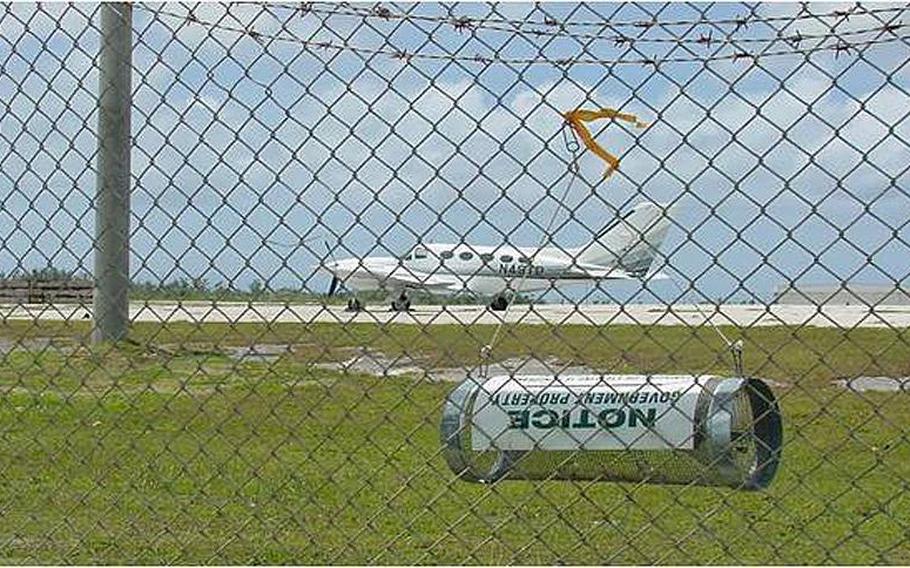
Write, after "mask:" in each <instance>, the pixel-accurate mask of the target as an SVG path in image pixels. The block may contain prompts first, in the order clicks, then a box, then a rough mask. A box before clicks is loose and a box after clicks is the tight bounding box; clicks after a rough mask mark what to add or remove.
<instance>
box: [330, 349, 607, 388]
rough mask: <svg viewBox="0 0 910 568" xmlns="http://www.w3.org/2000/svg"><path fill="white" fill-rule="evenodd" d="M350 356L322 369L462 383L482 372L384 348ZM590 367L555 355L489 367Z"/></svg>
mask: <svg viewBox="0 0 910 568" xmlns="http://www.w3.org/2000/svg"><path fill="white" fill-rule="evenodd" d="M348 353H349V356H348V357H346V358H345V359H344V360H341V361H333V362H327V363H320V364H318V365H316V366H317V367H318V368H320V369H326V370H330V371H340V372H346V373H358V374H364V375H372V376H374V377H398V376H402V375H417V376H420V377H424V378H426V379H427V380H430V381H434V382H435V381H442V382H459V381H463V380H464V379H465V378H466V377H467V376H468V375H469V374H476V373H478V372H479V371H480V369H479V368H477V367H430V366H429V364H428V363H427V362H426V361H424V360H420V359H414V358H413V357H410V356H408V355H402V356H400V357H392V356H389V355H386V354H385V353H383V352H381V351H376V350H373V349H369V348H356V349H351V350H349V352H348ZM596 372H597V371H594V370H592V369H590V368H588V367H582V366H577V365H571V364H568V363H565V362H563V361H559V360H558V359H555V358H549V359H537V358H533V357H532V358H527V359H526V358H518V357H515V358H511V359H505V360H503V361H498V362H496V363H492V364H491V365H490V366H489V368H488V369H487V375H488V376H495V375H511V374H518V373H520V374H523V375H552V374H561V375H562V374H577V375H586V374H592V373H596Z"/></svg>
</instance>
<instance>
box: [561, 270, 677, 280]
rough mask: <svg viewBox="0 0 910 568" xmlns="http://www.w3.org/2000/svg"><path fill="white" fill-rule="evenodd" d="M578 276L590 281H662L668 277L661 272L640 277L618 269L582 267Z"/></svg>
mask: <svg viewBox="0 0 910 568" xmlns="http://www.w3.org/2000/svg"><path fill="white" fill-rule="evenodd" d="M578 272H579V273H580V274H583V275H584V276H587V277H588V278H591V279H592V280H643V281H647V280H664V279H667V278H668V276H667V275H666V274H664V273H662V272H657V271H655V272H653V273H651V274H646V275H641V274H633V273H631V272H627V271H625V270H622V269H620V268H598V267H582V268H581V270H579V271H578Z"/></svg>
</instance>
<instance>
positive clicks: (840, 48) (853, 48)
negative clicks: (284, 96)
mask: <svg viewBox="0 0 910 568" xmlns="http://www.w3.org/2000/svg"><path fill="white" fill-rule="evenodd" d="M136 7H137V8H139V9H140V10H144V11H147V12H150V13H152V14H154V15H156V16H165V17H169V18H172V19H177V20H183V21H185V22H186V23H187V24H194V25H202V26H205V27H208V28H209V29H214V30H221V31H224V32H230V33H237V34H242V35H246V36H249V37H251V38H252V39H254V40H256V41H258V42H260V43H262V42H263V41H264V40H269V41H277V42H286V43H294V44H298V45H300V46H302V47H304V48H308V49H314V50H326V51H349V52H352V53H357V54H360V55H369V56H375V55H384V56H388V57H390V58H391V59H397V60H402V61H410V60H415V59H417V60H428V61H459V62H463V63H481V64H494V63H496V64H506V65H555V66H565V65H643V66H649V65H650V66H656V65H661V64H670V63H709V62H712V61H742V60H757V59H759V58H762V59H764V58H768V57H779V56H785V55H810V54H813V53H819V52H826V51H831V52H834V53H835V57H839V56H840V54H842V53H847V54H849V53H857V52H859V51H861V50H864V49H866V48H869V47H872V46H875V45H882V44H887V43H891V42H895V41H907V40H910V35H906V36H904V35H899V34H897V33H896V31H897V30H898V29H902V28H904V27H906V26H904V24H883V25H881V26H878V27H876V28H871V29H869V30H866V32H867V33H868V32H871V31H878V32H879V33H880V34H881V33H888V32H890V33H891V35H889V36H888V37H884V38H882V37H879V38H875V39H864V40H861V41H852V42H850V41H847V40H845V39H844V38H843V35H845V34H838V35H826V37H825V39H823V40H822V43H820V44H819V45H815V46H811V47H804V48H801V47H799V43H800V42H801V41H802V40H804V39H806V36H801V35H799V34H795V35H794V36H792V37H789V38H787V41H788V44H789V45H790V47H789V48H787V49H778V50H774V51H768V50H767V48H766V49H765V50H763V51H761V52H755V51H749V50H746V49H741V48H740V49H736V50H734V51H732V52H729V53H715V54H711V55H707V56H697V55H685V56H673V57H656V56H655V57H637V58H615V59H607V58H599V57H590V56H581V57H561V58H552V57H547V56H543V55H542V54H541V55H538V56H535V57H506V56H502V55H499V54H490V55H482V54H479V53H477V54H474V55H459V54H457V53H427V52H421V51H416V50H415V51H408V50H407V49H403V48H385V47H366V46H363V45H358V44H354V43H351V42H349V41H346V40H339V41H332V40H325V41H322V40H311V39H306V38H302V37H300V36H299V35H298V34H297V33H295V32H294V31H292V30H290V29H288V27H287V26H286V24H284V23H282V24H281V29H282V31H283V32H285V34H286V35H282V34H280V33H269V32H262V31H258V30H256V29H255V28H253V27H252V26H248V27H242V26H239V25H232V24H227V23H223V22H221V21H217V22H216V21H209V20H205V19H202V18H199V17H198V16H196V15H195V13H194V12H193V11H192V10H190V11H189V12H188V13H187V14H179V13H176V12H173V11H170V10H168V9H167V8H165V7H160V8H158V9H152V8H148V7H146V6H144V5H141V4H137V5H136ZM830 39H836V40H837V41H836V42H835V43H830V42H829V43H828V44H824V42H825V41H827V40H830ZM630 41H636V40H630ZM708 41H711V40H709V39H704V40H702V41H701V43H705V42H708ZM774 41H779V39H777V40H774ZM698 42H699V41H698V40H696V43H698Z"/></svg>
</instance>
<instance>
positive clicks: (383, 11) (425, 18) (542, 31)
mask: <svg viewBox="0 0 910 568" xmlns="http://www.w3.org/2000/svg"><path fill="white" fill-rule="evenodd" d="M263 6H265V7H266V8H271V9H283V10H295V11H300V12H302V13H304V14H305V13H310V12H312V13H314V14H321V15H325V16H329V17H331V16H343V17H353V18H363V19H367V18H372V19H380V20H385V21H391V20H396V21H407V22H411V23H414V22H427V23H436V24H440V23H441V24H449V25H451V26H452V27H453V28H454V29H455V30H457V31H464V30H486V31H494V32H502V33H510V34H527V35H529V36H537V37H562V38H566V39H590V40H595V41H605V42H612V43H614V44H616V45H623V44H632V43H644V44H672V45H681V44H692V45H704V46H705V47H711V46H712V45H718V44H719V45H737V44H755V43H777V42H802V41H811V40H815V39H830V38H844V37H854V36H860V35H864V34H871V33H881V32H883V31H886V32H895V31H898V30H900V29H903V28H906V27H910V24H904V23H903V22H901V23H899V24H891V25H879V26H874V27H867V28H860V29H855V30H846V31H840V32H838V31H836V30H835V29H834V28H836V25H835V26H833V27H832V29H831V30H830V31H829V32H828V33H814V34H813V33H806V34H803V33H802V32H800V31H796V32H794V33H791V34H787V35H783V34H781V32H780V31H778V32H777V35H775V36H774V37H740V38H736V37H734V35H733V33H735V32H736V31H738V30H739V29H740V28H748V27H749V26H750V25H753V24H758V23H769V22H777V21H793V20H796V19H797V18H796V17H790V18H785V17H774V18H767V19H761V18H751V19H750V18H746V17H744V18H742V19H735V20H728V21H727V22H728V23H735V24H736V28H735V29H734V30H733V33H729V34H724V35H722V36H714V35H713V33H709V34H700V35H699V36H698V37H694V38H684V37H650V38H649V37H634V38H633V37H631V36H629V35H626V34H624V33H615V34H602V33H590V32H587V33H586V32H573V31H569V30H567V29H566V28H565V26H566V25H568V24H570V23H571V22H565V23H559V22H556V21H555V20H554V21H553V22H551V23H549V24H547V23H541V22H536V23H534V24H532V25H536V26H543V27H535V28H532V29H524V28H526V27H528V23H527V22H521V21H518V20H505V19H501V18H496V19H493V20H490V19H487V18H476V17H468V16H462V17H455V16H448V17H446V16H429V15H422V14H416V15H412V14H407V13H403V12H399V13H393V12H390V11H388V9H387V8H385V7H374V8H373V9H371V10H365V9H360V8H354V7H348V6H345V5H343V4H342V5H339V6H332V7H327V8H318V7H313V6H311V7H309V8H302V7H300V6H290V5H287V4H282V3H273V2H267V3H264V4H263ZM343 8H350V10H347V9H343ZM905 11H907V8H906V7H901V8H882V9H872V10H866V11H863V12H861V13H858V14H853V15H857V16H867V15H869V16H871V15H873V14H883V13H892V12H905ZM836 12H837V14H838V15H841V14H842V12H840V11H836ZM812 16H814V17H821V18H824V17H835V16H834V14H833V13H832V14H821V15H812ZM808 17H811V16H803V17H802V18H799V19H806V18H808ZM682 23H684V22H674V23H671V24H664V23H662V22H656V23H653V24H651V23H649V24H648V27H654V28H661V29H663V30H664V31H666V29H665V28H666V27H667V25H673V26H676V25H682ZM685 23H693V24H695V25H698V24H704V25H712V26H716V25H718V24H723V23H724V21H723V20H708V19H704V20H693V21H692V22H685ZM622 25H623V24H618V25H617V24H612V23H610V22H608V21H604V22H603V23H602V24H601V26H602V27H606V28H608V29H611V28H615V27H619V26H622ZM624 27H629V26H628V25H626V26H624ZM637 27H644V25H643V24H641V23H639V24H638V25H637ZM614 31H615V30H614Z"/></svg>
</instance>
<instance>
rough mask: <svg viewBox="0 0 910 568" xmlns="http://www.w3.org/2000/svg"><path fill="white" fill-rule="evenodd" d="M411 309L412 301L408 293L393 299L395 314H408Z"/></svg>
mask: <svg viewBox="0 0 910 568" xmlns="http://www.w3.org/2000/svg"><path fill="white" fill-rule="evenodd" d="M410 309H411V299H410V298H408V294H407V293H406V292H402V293H401V295H399V296H398V297H397V298H393V299H392V311H393V312H407V311H410Z"/></svg>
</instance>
